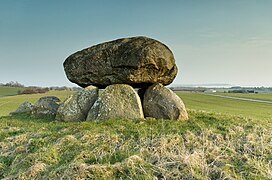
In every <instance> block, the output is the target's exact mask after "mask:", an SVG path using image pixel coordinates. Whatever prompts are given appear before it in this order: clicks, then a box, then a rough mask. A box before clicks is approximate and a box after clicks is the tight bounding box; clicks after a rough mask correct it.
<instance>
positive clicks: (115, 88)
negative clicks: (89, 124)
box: [87, 84, 144, 121]
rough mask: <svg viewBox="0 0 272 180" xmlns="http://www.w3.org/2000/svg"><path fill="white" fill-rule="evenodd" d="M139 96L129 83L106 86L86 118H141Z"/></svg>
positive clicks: (141, 111) (90, 119) (142, 116)
mask: <svg viewBox="0 0 272 180" xmlns="http://www.w3.org/2000/svg"><path fill="white" fill-rule="evenodd" d="M143 118H144V115H143V109H142V104H141V100H140V97H139V96H138V94H137V92H136V91H135V90H134V89H133V88H132V87H131V86H129V85H126V84H115V85H110V86H108V87H107V88H106V89H105V90H104V91H103V92H102V93H101V95H100V96H99V98H98V99H97V101H96V102H95V103H94V105H93V106H92V108H91V109H90V111H89V113H88V117H87V120H89V121H92V120H95V121H98V120H108V119H143Z"/></svg>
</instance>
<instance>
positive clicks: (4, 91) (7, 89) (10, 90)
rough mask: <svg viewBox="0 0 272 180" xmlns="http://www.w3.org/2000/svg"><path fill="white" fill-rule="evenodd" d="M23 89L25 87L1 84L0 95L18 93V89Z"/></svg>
mask: <svg viewBox="0 0 272 180" xmlns="http://www.w3.org/2000/svg"><path fill="white" fill-rule="evenodd" d="M23 89H24V88H18V87H7V86H0V97H3V96H14V95H17V94H18V91H19V90H23Z"/></svg>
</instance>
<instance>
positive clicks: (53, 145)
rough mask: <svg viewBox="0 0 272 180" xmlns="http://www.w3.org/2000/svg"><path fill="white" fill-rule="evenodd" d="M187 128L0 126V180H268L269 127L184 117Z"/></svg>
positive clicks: (146, 124)
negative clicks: (85, 179) (182, 179)
mask: <svg viewBox="0 0 272 180" xmlns="http://www.w3.org/2000/svg"><path fill="white" fill-rule="evenodd" d="M189 115H190V120H189V121H187V122H177V121H163V120H153V119H148V120H143V121H128V120H109V121H105V122H99V123H97V122H83V123H59V122H58V123H56V122H50V121H47V120H41V119H29V118H27V117H24V116H20V117H2V118H1V119H0V127H1V129H0V152H1V153H0V179H1V178H7V179H17V178H21V179H60V178H64V179H80V178H90V179H109V178H110V179H111V178H123V179H154V178H166V179H181V178H185V179H192V178H195V179H224V178H228V179H231V178H234V179H239V178H245V179H254V178H255V179H269V178H272V171H271V169H272V163H271V162H272V156H271V154H272V144H271V140H272V124H271V122H269V121H262V122H259V121H255V120H252V119H247V118H243V117H238V116H231V115H223V114H219V113H207V112H203V111H192V110H190V111H189Z"/></svg>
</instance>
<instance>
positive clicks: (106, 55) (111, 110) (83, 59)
mask: <svg viewBox="0 0 272 180" xmlns="http://www.w3.org/2000/svg"><path fill="white" fill-rule="evenodd" d="M63 66H64V70H65V73H66V76H67V78H68V79H69V80H70V81H71V82H73V83H75V84H77V85H79V86H80V87H82V90H79V91H77V92H75V93H74V94H73V95H71V96H70V97H69V98H67V99H66V100H65V101H64V102H63V103H59V104H58V101H56V99H52V98H51V99H50V98H49V100H51V101H54V102H52V103H51V104H50V107H51V106H52V111H51V110H50V116H51V117H54V118H55V119H56V120H57V121H64V122H76V121H103V120H108V119H132V120H133V119H144V118H147V117H151V118H155V119H165V120H167V119H168V120H187V119H188V114H187V111H186V108H185V105H184V103H183V101H182V100H181V99H180V97H179V96H177V95H176V94H175V93H174V92H173V91H172V90H170V89H169V88H167V87H165V86H166V85H169V84H171V83H172V82H173V80H174V79H175V77H176V75H177V72H178V68H177V66H176V63H175V59H174V55H173V53H172V52H171V50H170V49H169V48H168V47H167V46H166V45H165V44H163V43H161V42H159V41H157V40H154V39H151V38H147V37H132V38H123V39H117V40H114V41H110V42H105V43H101V44H98V45H95V46H92V47H89V48H86V49H83V50H81V51H78V52H76V53H74V54H72V55H70V56H69V57H68V58H67V59H66V60H65V61H64V63H63ZM44 98H45V97H44ZM45 99H46V98H45ZM47 99H48V98H47ZM39 101H41V100H39ZM47 103H48V102H47ZM54 103H55V104H58V105H57V106H58V107H57V110H56V105H55V104H54ZM40 104H41V103H40ZM25 106H26V107H25V108H24V107H20V109H23V110H24V109H26V110H25V111H27V112H29V111H31V112H32V114H36V116H39V115H40V114H42V113H43V112H44V111H42V110H37V108H35V105H34V106H33V105H31V104H29V103H26V104H25ZM53 111H54V114H52V112H53Z"/></svg>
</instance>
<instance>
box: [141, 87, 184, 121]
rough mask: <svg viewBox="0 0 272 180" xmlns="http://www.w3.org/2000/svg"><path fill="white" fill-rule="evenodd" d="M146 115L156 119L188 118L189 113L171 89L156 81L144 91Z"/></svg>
mask: <svg viewBox="0 0 272 180" xmlns="http://www.w3.org/2000/svg"><path fill="white" fill-rule="evenodd" d="M143 109H144V115H145V117H153V118H156V119H171V120H187V119H188V114H187V111H186V108H185V105H184V103H183V102H182V100H181V99H180V98H179V97H178V96H177V95H176V94H175V93H174V92H173V91H172V90H170V89H168V88H166V87H164V86H163V85H162V84H159V83H156V84H154V85H152V86H150V87H149V88H148V89H147V90H146V91H145V93H144V100H143Z"/></svg>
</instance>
